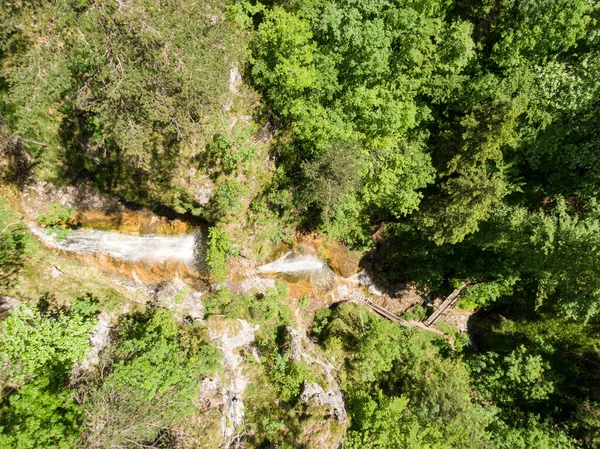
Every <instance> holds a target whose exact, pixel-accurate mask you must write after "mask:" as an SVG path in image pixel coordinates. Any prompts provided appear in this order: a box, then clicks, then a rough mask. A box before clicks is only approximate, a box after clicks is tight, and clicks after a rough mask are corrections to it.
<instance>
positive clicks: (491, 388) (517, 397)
mask: <svg viewBox="0 0 600 449" xmlns="http://www.w3.org/2000/svg"><path fill="white" fill-rule="evenodd" d="M548 368H549V365H548V363H547V362H544V361H543V359H542V357H541V356H539V355H532V354H528V352H527V349H526V348H525V346H520V347H519V348H517V349H516V350H514V351H513V352H511V353H510V354H508V355H507V356H505V357H502V358H501V357H500V356H499V355H498V354H493V353H488V354H485V355H482V356H479V357H475V358H473V359H472V363H471V370H472V373H473V378H474V380H475V384H476V386H477V389H478V390H479V392H480V393H481V395H482V400H489V401H493V402H494V403H496V404H499V405H503V406H508V405H512V404H515V405H517V404H519V403H520V404H522V405H523V404H527V403H529V404H531V403H533V402H535V401H540V400H544V399H548V395H549V394H550V393H552V392H553V391H554V386H553V384H552V382H551V381H548V380H547V379H545V376H544V373H545V372H546V371H547V370H548Z"/></svg>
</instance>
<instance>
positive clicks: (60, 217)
mask: <svg viewBox="0 0 600 449" xmlns="http://www.w3.org/2000/svg"><path fill="white" fill-rule="evenodd" d="M48 208H49V209H50V212H48V213H47V214H39V215H38V221H39V222H40V224H41V225H42V226H44V227H49V228H64V227H65V226H68V224H69V221H70V220H71V219H72V218H73V215H74V214H75V209H69V208H67V207H65V206H63V205H62V204H59V203H53V204H50V205H49V206H48Z"/></svg>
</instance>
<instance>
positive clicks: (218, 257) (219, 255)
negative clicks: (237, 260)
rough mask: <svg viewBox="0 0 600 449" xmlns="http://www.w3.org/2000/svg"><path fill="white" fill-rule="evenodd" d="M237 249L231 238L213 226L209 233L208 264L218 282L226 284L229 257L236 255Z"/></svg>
mask: <svg viewBox="0 0 600 449" xmlns="http://www.w3.org/2000/svg"><path fill="white" fill-rule="evenodd" d="M235 252H236V251H235V248H234V247H233V246H232V245H231V242H230V241H229V236H228V235H227V234H226V233H225V232H224V231H223V230H221V229H219V228H218V227H216V226H213V227H211V228H210V229H209V231H208V243H207V249H206V262H207V263H208V266H209V268H210V272H211V276H212V277H213V279H214V280H215V281H216V282H219V283H221V282H224V281H225V279H226V277H227V256H229V255H234V254H235Z"/></svg>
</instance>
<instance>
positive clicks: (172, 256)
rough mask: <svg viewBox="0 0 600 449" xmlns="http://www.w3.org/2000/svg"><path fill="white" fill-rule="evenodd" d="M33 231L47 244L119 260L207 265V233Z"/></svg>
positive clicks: (37, 229) (34, 228)
mask: <svg viewBox="0 0 600 449" xmlns="http://www.w3.org/2000/svg"><path fill="white" fill-rule="evenodd" d="M31 232H32V233H33V234H34V235H35V236H37V237H38V238H39V239H41V240H42V241H43V242H44V243H46V244H47V245H49V246H51V247H53V248H58V249H61V250H64V251H70V252H74V253H77V254H84V255H87V254H102V255H105V256H109V257H113V258H116V259H120V260H125V261H131V262H137V261H150V262H166V261H180V262H184V263H186V264H190V265H194V266H195V267H196V268H197V269H198V270H199V271H202V270H201V268H202V267H203V266H204V265H205V261H204V259H205V257H206V256H205V245H204V244H203V243H204V242H203V239H204V237H205V233H203V232H202V229H201V228H199V229H197V230H196V231H195V232H194V233H192V234H187V235H180V236H173V235H157V234H148V235H130V234H122V233H119V232H113V231H98V230H83V229H81V230H73V231H69V233H68V234H67V235H66V236H64V237H62V238H58V237H57V235H56V233H55V232H52V231H48V230H46V229H41V228H37V227H32V228H31Z"/></svg>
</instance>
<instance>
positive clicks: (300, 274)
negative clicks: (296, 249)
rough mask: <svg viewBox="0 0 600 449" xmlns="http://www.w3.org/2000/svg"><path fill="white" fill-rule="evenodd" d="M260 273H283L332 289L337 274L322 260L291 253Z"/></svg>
mask: <svg viewBox="0 0 600 449" xmlns="http://www.w3.org/2000/svg"><path fill="white" fill-rule="evenodd" d="M258 272H259V273H282V274H286V275H288V276H291V277H293V278H296V279H308V280H309V281H310V282H311V283H312V284H313V285H315V286H318V287H322V288H330V287H331V284H332V282H333V279H334V277H335V274H334V273H333V271H332V270H331V268H329V267H328V266H327V264H326V263H325V262H323V261H322V260H321V259H319V258H317V257H315V256H312V255H305V254H294V253H292V252H291V251H290V252H288V253H286V254H284V255H283V256H282V257H280V258H279V259H277V260H275V261H274V262H271V263H268V264H266V265H263V266H262V267H259V268H258Z"/></svg>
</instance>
